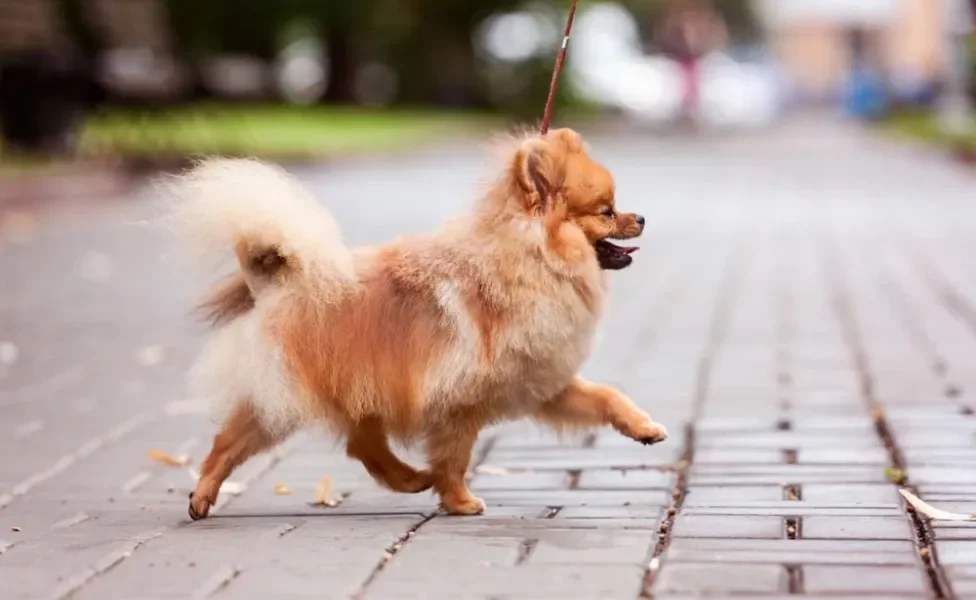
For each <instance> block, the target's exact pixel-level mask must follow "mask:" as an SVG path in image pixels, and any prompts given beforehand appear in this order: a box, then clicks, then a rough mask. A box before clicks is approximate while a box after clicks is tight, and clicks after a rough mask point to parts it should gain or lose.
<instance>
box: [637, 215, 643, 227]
mask: <svg viewBox="0 0 976 600" xmlns="http://www.w3.org/2000/svg"><path fill="white" fill-rule="evenodd" d="M636 221H637V224H638V225H640V226H641V227H643V226H644V217H643V216H642V215H637V219H636Z"/></svg>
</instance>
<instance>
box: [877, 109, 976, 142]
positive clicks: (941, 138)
mask: <svg viewBox="0 0 976 600" xmlns="http://www.w3.org/2000/svg"><path fill="white" fill-rule="evenodd" d="M881 127H882V129H883V130H885V131H888V132H889V133H892V134H894V135H896V136H898V137H902V138H905V139H909V140H915V141H918V142H922V143H925V144H928V145H932V146H938V147H944V148H949V149H961V148H973V147H974V146H976V120H974V122H973V133H971V134H969V135H967V136H962V137H960V136H958V135H954V134H951V133H948V132H946V131H944V130H943V129H942V128H941V127H940V126H939V122H938V117H937V115H936V113H934V112H925V111H902V112H898V113H895V114H894V115H892V116H891V117H889V118H888V119H886V120H885V121H884V122H883V123H882V125H881Z"/></svg>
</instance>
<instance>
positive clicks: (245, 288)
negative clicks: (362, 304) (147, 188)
mask: <svg viewBox="0 0 976 600" xmlns="http://www.w3.org/2000/svg"><path fill="white" fill-rule="evenodd" d="M169 191H170V192H171V194H172V196H173V198H174V200H175V204H174V207H173V213H172V215H171V217H172V222H173V224H174V225H175V226H176V227H177V228H178V229H179V230H180V231H181V232H183V233H184V234H185V235H186V236H187V238H188V240H189V241H190V242H191V243H192V244H193V245H195V246H197V247H198V248H200V249H202V250H204V251H206V252H208V253H225V252H226V251H227V250H233V251H234V253H235V254H236V255H237V261H238V263H239V264H240V272H239V273H238V274H236V275H235V276H234V277H233V278H232V279H231V280H229V281H227V282H225V283H223V284H222V285H220V286H218V287H217V288H216V289H215V290H214V291H213V292H212V293H211V295H210V297H209V298H208V299H207V300H206V301H205V302H204V303H203V305H202V307H201V308H203V309H204V310H205V311H206V312H207V315H208V316H209V317H210V319H211V320H212V321H213V322H214V323H215V324H216V323H221V322H224V321H228V320H231V319H233V318H234V317H236V316H237V315H240V314H242V313H244V312H247V311H248V310H250V309H251V308H252V307H253V306H254V303H255V299H256V298H258V297H260V295H261V293H262V292H263V291H264V290H266V289H268V288H273V287H278V286H281V285H286V284H288V283H291V282H297V283H309V284H311V285H310V286H309V290H310V291H312V292H313V293H315V294H316V295H320V296H324V297H323V300H326V301H329V300H332V299H335V297H337V296H338V295H340V294H342V293H343V292H345V291H346V290H348V289H349V288H350V287H351V286H352V285H353V282H354V280H355V274H354V272H353V260H352V254H351V252H350V251H349V249H348V248H347V247H346V246H345V245H344V244H343V243H342V239H341V235H340V232H339V227H338V225H337V224H336V222H335V220H334V219H333V218H332V216H331V215H330V214H329V212H328V211H327V210H326V209H325V208H324V207H323V206H322V205H321V204H319V203H318V202H317V201H316V199H315V198H314V197H313V196H312V195H311V194H310V193H309V192H308V191H307V190H306V189H305V188H304V187H303V186H302V185H301V184H300V183H299V182H298V181H297V180H296V179H295V178H294V177H292V176H291V175H289V174H288V173H287V172H286V171H285V170H284V169H281V168H279V167H276V166H272V165H268V164H266V163H262V162H258V161H255V160H242V159H232V160H231V159H219V160H209V161H205V162H202V163H200V164H198V165H197V166H195V167H194V168H193V169H191V170H190V171H188V172H187V173H185V174H183V175H181V176H179V177H178V178H176V179H175V181H174V182H173V184H172V185H171V186H169ZM330 296H331V298H330Z"/></svg>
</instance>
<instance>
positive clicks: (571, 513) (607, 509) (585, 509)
mask: <svg viewBox="0 0 976 600" xmlns="http://www.w3.org/2000/svg"><path fill="white" fill-rule="evenodd" d="M663 511H664V507H663V506H656V505H650V504H634V503H630V504H626V505H620V506H613V505H611V506H566V507H564V508H562V509H561V510H560V511H559V514H557V515H556V516H555V519H557V520H558V519H635V520H644V519H654V518H657V517H658V516H660V515H661V513H662V512H663Z"/></svg>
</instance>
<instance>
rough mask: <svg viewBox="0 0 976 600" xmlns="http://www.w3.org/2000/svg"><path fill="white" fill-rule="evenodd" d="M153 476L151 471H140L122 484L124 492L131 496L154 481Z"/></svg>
mask: <svg viewBox="0 0 976 600" xmlns="http://www.w3.org/2000/svg"><path fill="white" fill-rule="evenodd" d="M152 476H153V474H152V472H150V471H140V472H138V473H136V474H135V475H133V476H132V477H130V478H128V479H126V480H125V481H124V482H123V483H122V491H123V492H124V493H126V494H131V493H133V492H135V491H136V490H137V489H139V488H140V487H142V485H143V484H144V483H146V482H147V481H149V480H150V479H152Z"/></svg>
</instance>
